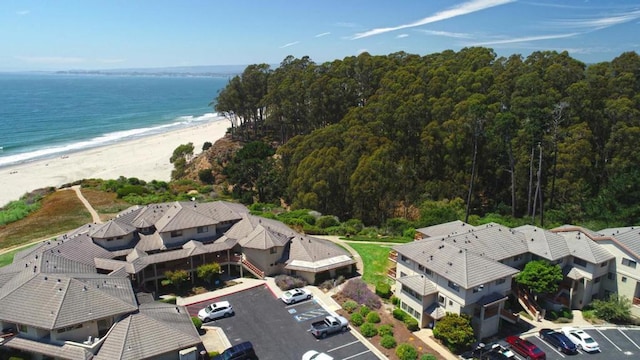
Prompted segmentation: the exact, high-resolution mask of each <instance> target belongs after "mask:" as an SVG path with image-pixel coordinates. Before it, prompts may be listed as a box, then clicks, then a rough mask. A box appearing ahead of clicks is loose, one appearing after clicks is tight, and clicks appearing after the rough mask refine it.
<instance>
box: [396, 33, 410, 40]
mask: <svg viewBox="0 0 640 360" xmlns="http://www.w3.org/2000/svg"><path fill="white" fill-rule="evenodd" d="M406 37H409V34H400V35H398V36H396V39H402V38H406Z"/></svg>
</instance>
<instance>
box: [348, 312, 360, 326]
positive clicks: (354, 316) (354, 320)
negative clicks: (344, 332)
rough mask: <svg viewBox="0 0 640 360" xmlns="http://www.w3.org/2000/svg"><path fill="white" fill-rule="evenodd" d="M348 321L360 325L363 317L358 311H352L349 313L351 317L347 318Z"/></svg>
mask: <svg viewBox="0 0 640 360" xmlns="http://www.w3.org/2000/svg"><path fill="white" fill-rule="evenodd" d="M349 321H350V322H351V323H352V324H353V325H355V326H360V325H362V324H364V317H362V315H361V314H360V313H353V314H351V319H349Z"/></svg>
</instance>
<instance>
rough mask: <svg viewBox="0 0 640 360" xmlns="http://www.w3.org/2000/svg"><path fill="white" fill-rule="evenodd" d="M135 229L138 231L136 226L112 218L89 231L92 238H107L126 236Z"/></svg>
mask: <svg viewBox="0 0 640 360" xmlns="http://www.w3.org/2000/svg"><path fill="white" fill-rule="evenodd" d="M134 231H136V228H135V227H134V226H131V225H129V224H126V223H124V222H122V221H120V220H118V219H112V220H109V221H107V222H106V223H104V224H98V225H96V226H95V227H94V228H93V229H92V230H91V231H89V236H91V237H92V238H98V239H107V238H115V237H118V236H126V235H129V234H131V233H133V232H134Z"/></svg>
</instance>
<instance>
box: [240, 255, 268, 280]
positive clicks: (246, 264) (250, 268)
mask: <svg viewBox="0 0 640 360" xmlns="http://www.w3.org/2000/svg"><path fill="white" fill-rule="evenodd" d="M242 267H243V268H244V269H246V270H247V271H249V272H250V273H252V274H253V275H254V276H256V277H257V278H258V279H264V271H262V270H260V269H259V268H258V267H257V266H255V265H253V264H252V263H251V262H250V261H249V260H247V259H246V258H245V257H242Z"/></svg>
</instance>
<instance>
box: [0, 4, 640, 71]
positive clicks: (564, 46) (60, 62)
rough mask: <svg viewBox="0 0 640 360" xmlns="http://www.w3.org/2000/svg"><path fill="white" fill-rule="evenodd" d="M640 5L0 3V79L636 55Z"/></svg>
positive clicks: (592, 60) (602, 58)
mask: <svg viewBox="0 0 640 360" xmlns="http://www.w3.org/2000/svg"><path fill="white" fill-rule="evenodd" d="M639 34H640V0H635V1H630V0H611V1H610V0H397V1H391V0H384V1H383V0H307V1H300V0H181V1H177V0H175V1H169V0H153V1H151V0H110V1H106V0H91V1H88V0H59V1H49V0H2V1H0V39H2V40H1V41H0V71H32V70H38V71H49V70H76V69H77V70H102V69H123V68H125V69H131V68H160V67H173V66H198V65H249V64H261V63H266V64H270V65H277V64H279V63H280V62H282V60H284V59H285V58H286V57H287V56H289V55H292V56H294V57H296V58H301V57H303V56H309V57H310V58H311V60H313V61H314V62H316V63H323V62H326V61H333V60H335V59H343V58H345V57H348V56H356V55H358V54H360V53H362V52H368V53H369V54H371V55H387V54H391V53H395V52H399V51H404V52H406V53H410V54H417V55H421V56H422V55H427V54H431V53H437V52H441V51H444V50H448V49H451V50H454V51H459V50H460V49H463V48H465V47H472V46H484V47H489V48H492V49H493V50H494V51H495V52H496V53H497V54H498V56H505V57H508V56H510V55H512V54H520V55H523V56H524V57H526V56H528V55H529V54H531V53H532V52H534V51H545V50H554V51H558V52H561V51H565V50H566V51H568V52H569V54H570V55H571V56H572V57H574V58H576V59H578V60H580V61H583V62H585V63H587V64H589V63H596V62H601V61H611V60H613V59H614V58H615V57H616V56H618V55H620V54H621V53H623V52H627V51H635V52H640V51H639V50H640V49H639V48H640V35H639Z"/></svg>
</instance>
